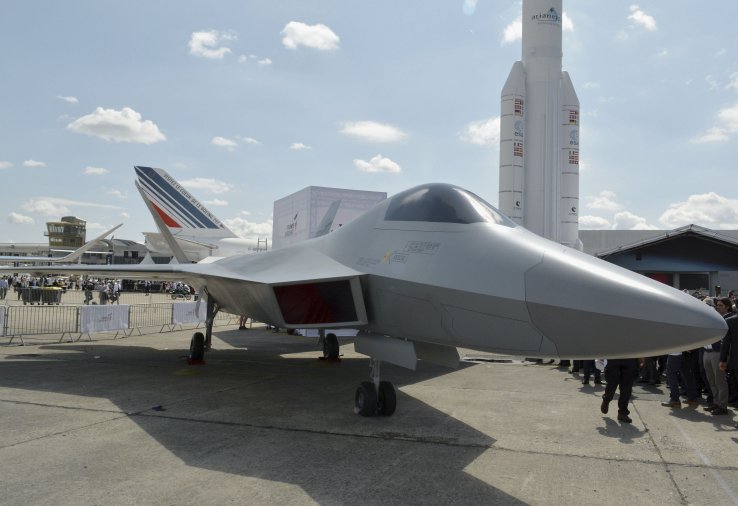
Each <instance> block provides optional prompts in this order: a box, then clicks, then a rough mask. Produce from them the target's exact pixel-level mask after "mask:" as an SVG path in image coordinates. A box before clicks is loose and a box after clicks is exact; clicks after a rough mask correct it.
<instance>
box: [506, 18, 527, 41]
mask: <svg viewBox="0 0 738 506" xmlns="http://www.w3.org/2000/svg"><path fill="white" fill-rule="evenodd" d="M522 38H523V19H522V18H518V19H516V20H515V21H513V22H512V23H510V24H509V25H507V26H506V27H505V30H504V31H503V32H502V43H503V44H512V43H513V42H515V41H516V40H520V39H522Z"/></svg>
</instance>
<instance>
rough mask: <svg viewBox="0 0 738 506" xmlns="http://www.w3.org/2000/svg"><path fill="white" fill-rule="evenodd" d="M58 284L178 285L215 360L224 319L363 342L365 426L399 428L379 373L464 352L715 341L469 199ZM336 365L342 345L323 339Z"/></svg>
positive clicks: (618, 276)
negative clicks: (348, 335)
mask: <svg viewBox="0 0 738 506" xmlns="http://www.w3.org/2000/svg"><path fill="white" fill-rule="evenodd" d="M48 270H53V271H54V272H79V271H80V270H84V271H86V272H90V273H91V272H95V273H101V272H105V273H107V275H109V276H119V277H126V278H133V277H137V278H148V279H170V280H171V279H181V280H186V281H187V282H188V283H190V284H191V285H193V286H195V287H197V289H198V290H199V291H200V293H201V294H202V295H203V297H204V298H205V300H207V306H208V311H207V314H208V321H207V326H206V329H207V332H206V334H207V335H206V336H203V335H202V334H196V335H195V336H194V337H193V341H192V343H191V350H190V351H191V354H194V355H196V356H197V355H200V354H201V353H202V352H203V350H204V349H205V348H207V347H208V342H209V337H210V334H211V331H212V318H213V316H214V314H215V313H216V312H217V311H218V310H224V311H228V312H230V313H233V314H239V315H247V316H250V317H252V318H254V319H256V320H258V321H262V322H266V323H269V324H271V325H274V326H277V327H281V328H287V329H291V328H316V329H320V331H322V332H330V331H331V329H339V328H354V329H358V330H359V334H358V336H357V338H356V341H355V347H356V349H357V351H359V352H360V353H364V354H366V355H368V356H369V357H370V358H371V361H370V363H371V375H370V378H371V381H366V382H364V383H362V384H361V385H360V386H359V388H358V390H357V392H356V396H355V411H356V412H357V413H359V414H361V415H365V416H372V415H375V414H381V415H391V414H392V413H393V412H394V410H395V406H396V396H395V389H394V387H393V386H392V384H391V383H389V382H387V381H380V374H379V373H380V363H381V361H386V362H390V363H394V364H398V365H401V366H404V367H409V368H414V367H415V365H416V361H417V360H418V359H419V358H420V359H424V360H429V361H433V362H438V363H444V364H449V365H453V364H454V363H457V362H458V354H457V351H456V347H457V346H458V347H465V348H472V349H477V350H483V351H489V352H499V353H505V354H513V355H521V356H536V357H564V358H599V357H611V358H614V357H645V356H654V355H660V354H663V353H667V352H668V351H671V350H685V349H692V348H696V347H698V346H700V345H703V344H707V343H710V342H714V341H716V340H717V339H719V338H721V337H723V336H724V335H725V332H726V328H727V327H726V324H725V322H724V320H723V319H722V318H721V317H720V315H718V314H717V312H715V311H714V310H713V309H712V308H710V307H708V306H707V305H706V304H703V303H701V302H700V301H698V300H697V299H695V298H693V297H691V296H689V295H687V294H684V293H682V292H680V291H679V290H676V289H674V288H671V287H668V286H665V285H663V284H660V283H658V282H656V281H652V280H650V279H648V278H646V277H644V276H641V275H639V274H636V273H633V272H630V271H627V270H624V269H622V268H620V267H617V266H614V265H612V264H609V263H607V262H604V261H602V260H599V259H596V258H593V257H591V256H588V255H586V254H584V253H581V252H578V251H575V250H573V249H570V248H567V247H565V246H562V245H560V244H557V243H553V242H551V241H548V240H546V239H543V238H541V237H539V236H537V235H535V234H533V233H531V232H529V231H527V230H525V229H524V228H522V227H520V226H518V225H516V224H515V223H513V222H512V221H511V220H510V219H508V218H507V217H506V216H504V215H503V214H501V213H500V212H499V211H497V210H496V209H495V208H493V207H492V206H491V205H489V204H487V203H486V202H484V201H483V200H482V199H480V198H479V197H477V196H476V195H474V194H473V193H471V192H469V191H467V190H464V189H462V188H459V187H456V186H452V185H448V184H426V185H422V186H418V187H415V188H412V189H410V190H407V191H405V192H402V193H399V194H397V195H395V196H393V197H391V198H389V199H387V200H385V201H384V202H382V203H380V204H378V205H377V206H376V207H374V208H373V209H371V210H370V211H368V212H366V213H365V214H364V215H362V216H361V217H359V218H357V219H355V220H354V221H352V222H351V223H348V224H347V225H345V226H343V227H342V228H340V229H338V230H336V231H334V232H332V233H330V234H327V235H325V236H323V237H319V238H316V239H311V240H308V241H305V242H303V243H300V244H297V245H294V246H291V247H288V248H284V249H278V250H272V251H267V252H264V253H259V254H255V255H236V256H232V257H227V258H224V259H222V260H218V261H215V262H213V263H210V264H179V265H146V266H143V265H142V266H107V267H93V266H79V267H78V268H64V269H62V268H58V267H51V268H48ZM325 342H326V345H327V346H326V347H325V349H326V350H328V351H327V353H328V354H334V355H335V354H336V352H337V350H336V348H337V346H336V344H337V343H336V342H335V337H334V336H330V337H328V336H326V341H325Z"/></svg>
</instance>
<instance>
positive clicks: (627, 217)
mask: <svg viewBox="0 0 738 506" xmlns="http://www.w3.org/2000/svg"><path fill="white" fill-rule="evenodd" d="M613 222H614V223H613V225H612V229H613V230H658V227H654V226H653V225H649V224H648V223H647V222H646V218H643V217H641V216H638V215H636V214H633V213H631V212H629V211H620V212H619V213H615V217H614V219H613Z"/></svg>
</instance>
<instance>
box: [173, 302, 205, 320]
mask: <svg viewBox="0 0 738 506" xmlns="http://www.w3.org/2000/svg"><path fill="white" fill-rule="evenodd" d="M197 305H198V304H197V302H175V303H174V304H172V324H173V325H182V324H183V323H199V322H204V321H205V318H206V317H207V306H208V305H207V304H206V303H205V302H204V301H203V303H202V304H200V310H199V311H198V310H197Z"/></svg>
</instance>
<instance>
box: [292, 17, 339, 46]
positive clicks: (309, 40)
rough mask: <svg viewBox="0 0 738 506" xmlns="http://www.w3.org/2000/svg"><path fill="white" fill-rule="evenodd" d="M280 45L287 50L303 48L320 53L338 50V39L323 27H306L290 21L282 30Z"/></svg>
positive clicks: (318, 25)
mask: <svg viewBox="0 0 738 506" xmlns="http://www.w3.org/2000/svg"><path fill="white" fill-rule="evenodd" d="M282 35H284V37H282V44H284V47H286V48H287V49H297V47H298V46H305V47H309V48H312V49H319V50H321V51H333V50H336V49H338V42H339V40H340V39H339V38H338V35H336V34H335V33H334V32H333V30H331V29H330V28H328V27H327V26H325V25H322V24H317V25H306V24H305V23H300V22H299V21H290V22H289V23H287V24H286V25H285V27H284V29H283V30H282Z"/></svg>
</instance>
